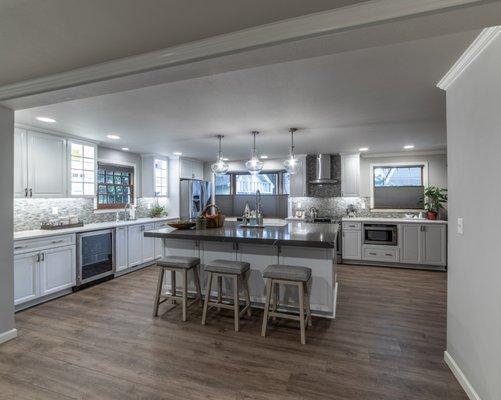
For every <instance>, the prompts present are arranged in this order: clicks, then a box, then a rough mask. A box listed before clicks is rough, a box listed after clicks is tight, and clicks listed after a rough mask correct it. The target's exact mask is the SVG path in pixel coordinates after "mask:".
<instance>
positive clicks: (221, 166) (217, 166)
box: [210, 135, 230, 175]
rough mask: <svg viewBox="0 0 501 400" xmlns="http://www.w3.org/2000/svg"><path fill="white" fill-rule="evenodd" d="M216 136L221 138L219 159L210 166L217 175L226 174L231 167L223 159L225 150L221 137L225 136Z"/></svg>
mask: <svg viewBox="0 0 501 400" xmlns="http://www.w3.org/2000/svg"><path fill="white" fill-rule="evenodd" d="M216 137H217V139H218V140H219V151H218V153H217V161H216V162H215V163H214V164H212V165H211V166H210V168H211V169H212V172H214V173H215V174H216V175H224V174H226V173H227V172H228V170H229V169H230V166H229V165H228V164H227V163H226V162H225V161H224V160H223V152H222V151H221V139H223V138H224V136H223V135H217V136H216Z"/></svg>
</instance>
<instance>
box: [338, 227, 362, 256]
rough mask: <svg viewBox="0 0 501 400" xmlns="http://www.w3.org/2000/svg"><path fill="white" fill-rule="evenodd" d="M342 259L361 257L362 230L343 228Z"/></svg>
mask: <svg viewBox="0 0 501 400" xmlns="http://www.w3.org/2000/svg"><path fill="white" fill-rule="evenodd" d="M342 243H343V244H342V247H343V259H347V260H360V259H361V258H362V231H361V230H344V229H343V237H342Z"/></svg>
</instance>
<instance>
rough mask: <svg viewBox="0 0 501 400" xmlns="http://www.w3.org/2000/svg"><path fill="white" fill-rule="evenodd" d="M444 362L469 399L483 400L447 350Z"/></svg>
mask: <svg viewBox="0 0 501 400" xmlns="http://www.w3.org/2000/svg"><path fill="white" fill-rule="evenodd" d="M444 361H445V363H446V364H447V365H448V366H449V368H450V370H451V371H452V373H453V374H454V376H455V377H456V379H457V380H458V382H459V384H460V385H461V387H462V388H463V390H464V391H465V392H466V395H467V396H468V398H469V399H470V400H482V399H481V398H480V396H479V395H478V394H477V392H476V391H475V389H474V388H473V386H472V385H471V383H470V381H469V380H468V378H466V376H465V374H463V371H461V368H459V366H458V365H457V364H456V361H454V359H453V358H452V356H451V355H450V354H449V353H448V352H447V350H446V351H444Z"/></svg>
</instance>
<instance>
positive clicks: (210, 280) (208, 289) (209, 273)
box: [202, 272, 212, 325]
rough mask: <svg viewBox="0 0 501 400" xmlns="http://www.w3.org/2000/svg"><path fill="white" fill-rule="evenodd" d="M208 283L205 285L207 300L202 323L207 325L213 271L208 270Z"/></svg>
mask: <svg viewBox="0 0 501 400" xmlns="http://www.w3.org/2000/svg"><path fill="white" fill-rule="evenodd" d="M205 279H206V280H207V284H206V287H205V301H204V309H203V312H202V325H205V319H206V318H207V308H208V307H209V299H210V291H211V286H212V272H207V277H206V278H205Z"/></svg>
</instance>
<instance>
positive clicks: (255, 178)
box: [235, 173, 278, 194]
mask: <svg viewBox="0 0 501 400" xmlns="http://www.w3.org/2000/svg"><path fill="white" fill-rule="evenodd" d="M235 184H236V186H235V194H254V193H256V191H257V190H259V191H260V192H261V194H278V173H271V174H270V173H268V174H263V173H261V174H258V175H250V174H245V175H239V174H237V175H235Z"/></svg>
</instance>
